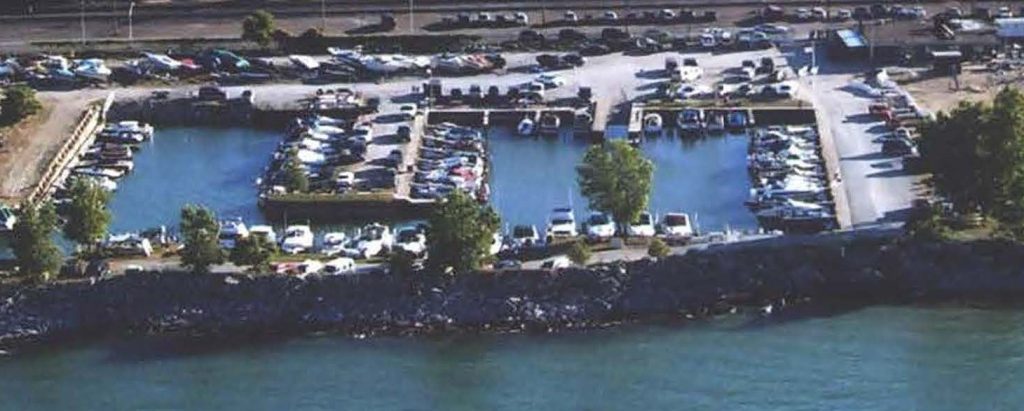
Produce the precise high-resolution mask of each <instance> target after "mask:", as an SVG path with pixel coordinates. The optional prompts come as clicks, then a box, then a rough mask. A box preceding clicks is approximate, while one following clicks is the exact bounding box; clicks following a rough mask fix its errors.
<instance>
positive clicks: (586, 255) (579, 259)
mask: <svg viewBox="0 0 1024 411" xmlns="http://www.w3.org/2000/svg"><path fill="white" fill-rule="evenodd" d="M566 255H567V256H568V257H569V260H570V261H572V262H573V263H574V264H576V265H586V264H587V261H589V260H590V246H588V245H587V243H586V242H585V241H583V240H576V241H573V243H572V245H571V246H569V251H567V252H566Z"/></svg>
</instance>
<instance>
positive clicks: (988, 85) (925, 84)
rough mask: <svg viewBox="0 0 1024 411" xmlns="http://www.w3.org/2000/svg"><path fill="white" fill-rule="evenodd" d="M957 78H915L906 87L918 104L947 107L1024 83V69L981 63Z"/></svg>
mask: <svg viewBox="0 0 1024 411" xmlns="http://www.w3.org/2000/svg"><path fill="white" fill-rule="evenodd" d="M958 80H959V87H958V85H957V82H955V81H953V79H952V78H951V77H949V76H938V77H931V78H928V79H925V80H919V81H914V82H911V83H908V84H906V85H904V86H903V87H904V88H905V89H906V90H907V91H909V92H910V94H911V95H913V96H914V99H915V100H917V102H918V104H920V105H921V106H922V107H924V108H926V109H928V110H930V111H932V112H939V111H948V110H949V109H951V108H953V107H956V105H957V104H959V103H960V102H961V101H991V100H992V98H993V97H994V96H995V95H996V93H998V92H999V90H1002V89H1003V87H1007V86H1015V87H1018V88H1020V87H1024V71H1019V70H1018V71H1010V72H1006V73H1003V74H999V73H995V72H993V71H990V70H987V69H985V68H984V67H980V66H968V67H965V68H964V72H963V74H961V75H960V76H959V78H958Z"/></svg>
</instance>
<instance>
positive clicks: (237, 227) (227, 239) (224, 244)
mask: <svg viewBox="0 0 1024 411" xmlns="http://www.w3.org/2000/svg"><path fill="white" fill-rule="evenodd" d="M248 236H249V229H248V227H246V226H245V223H244V222H242V219H241V218H237V219H234V220H223V221H221V222H220V234H218V235H217V240H218V242H219V243H220V246H221V248H226V249H229V250H230V249H233V248H235V246H236V245H238V240H241V239H243V238H246V237H248Z"/></svg>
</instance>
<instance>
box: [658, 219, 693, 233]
mask: <svg viewBox="0 0 1024 411" xmlns="http://www.w3.org/2000/svg"><path fill="white" fill-rule="evenodd" d="M661 232H662V233H663V234H665V237H668V238H670V239H686V238H689V237H692V236H693V225H691V224H690V216H689V215H687V214H686V213H668V214H665V217H663V218H662V219H661Z"/></svg>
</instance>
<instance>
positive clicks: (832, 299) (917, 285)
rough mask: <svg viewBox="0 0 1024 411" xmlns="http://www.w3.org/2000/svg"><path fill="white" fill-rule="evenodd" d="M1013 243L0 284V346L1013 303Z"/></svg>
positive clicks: (813, 243)
mask: <svg viewBox="0 0 1024 411" xmlns="http://www.w3.org/2000/svg"><path fill="white" fill-rule="evenodd" d="M1022 263H1024V246H1022V245H1020V244H1014V243H1008V242H995V241H979V242H969V243H931V242H913V241H895V242H894V241H893V240H891V239H885V238H869V239H863V238H862V239H852V240H851V239H842V238H837V237H833V238H828V239H825V240H823V239H821V238H820V237H807V238H805V239H800V238H795V237H783V238H781V239H778V240H774V241H768V242H764V243H754V244H744V245H733V246H722V247H718V248H712V249H709V250H705V251H700V252H690V253H688V254H686V255H681V256H673V257H669V258H666V259H663V260H661V261H649V260H644V261H635V262H628V263H616V264H607V265H598V266H592V267H588V268H585V269H584V268H580V269H568V270H563V271H561V272H559V273H557V274H552V273H548V272H537V271H534V272H531V271H523V272H501V273H485V274H473V275H464V276H460V277H458V278H455V279H450V280H438V281H434V280H431V281H428V280H424V279H423V278H424V277H423V276H422V274H420V275H421V276H418V277H417V278H416V279H413V280H408V279H402V278H397V277H393V276H388V275H365V276H349V277H326V278H311V279H307V280H300V279H297V278H291V277H284V276H257V277H253V278H247V277H239V276H234V277H231V278H228V276H225V275H194V274H187V273H147V274H138V275H130V276H125V277H121V278H116V279H111V280H106V281H100V282H98V283H97V284H95V285H89V284H88V283H75V284H63V285H49V286H45V287H10V286H8V287H4V288H0V346H6V347H12V346H18V345H22V344H30V343H35V342H55V341H62V340H67V339H74V338H79V337H84V336H101V335H119V334H124V333H134V334H184V335H204V336H252V335H265V334H301V333H306V332H315V331H332V332H339V333H345V334H352V335H406V334H425V333H458V332H491V331H494V332H497V331H537V332H547V331H552V330H562V329H585V328H595V327H602V326H607V325H611V324H615V323H619V322H624V321H637V320H641V321H642V320H650V319H658V318H678V319H687V318H704V317H708V316H713V315H716V314H719V313H726V312H732V311H733V310H735V309H736V307H743V306H750V307H765V306H768V305H771V306H772V307H773V310H772V311H773V312H775V313H779V312H785V311H786V309H789V308H791V307H801V306H802V307H813V306H814V305H815V304H831V303H837V302H842V303H853V304H863V305H867V304H873V303H908V302H919V301H943V300H960V299H968V300H983V301H1009V300H1010V299H1013V298H1017V299H1019V297H1020V296H1022V295H1024V268H1022V267H1024V264H1022Z"/></svg>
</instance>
